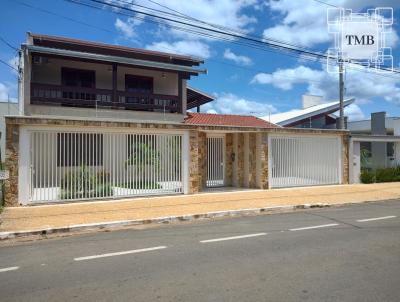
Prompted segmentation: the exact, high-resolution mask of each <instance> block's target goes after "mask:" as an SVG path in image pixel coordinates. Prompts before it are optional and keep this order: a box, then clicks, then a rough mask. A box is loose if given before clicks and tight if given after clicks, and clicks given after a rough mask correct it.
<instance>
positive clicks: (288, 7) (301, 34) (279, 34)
mask: <svg viewBox="0 0 400 302" xmlns="http://www.w3.org/2000/svg"><path fill="white" fill-rule="evenodd" d="M380 2H381V3H379V5H378V6H380V7H384V6H389V7H396V6H397V7H399V6H400V5H399V1H395V0H386V1H380ZM383 3H385V4H383ZM333 4H335V5H337V6H339V7H345V8H351V9H353V10H354V11H355V12H358V11H360V10H361V9H365V8H366V7H367V6H369V7H370V6H372V7H376V6H377V4H376V1H372V0H369V1H368V0H367V1H365V0H351V1H350V0H337V1H335V2H334V3H333ZM267 5H268V7H269V8H270V10H271V12H272V14H275V15H276V14H280V16H281V17H280V22H279V23H278V24H276V25H274V26H272V27H269V28H266V29H265V30H264V32H263V36H264V38H270V39H274V40H278V41H285V42H288V43H292V44H296V45H300V46H305V47H308V48H311V47H313V46H315V45H316V44H320V43H326V42H331V41H332V36H331V35H330V34H329V33H328V29H327V23H326V15H327V9H328V8H329V6H327V5H324V4H323V3H318V2H315V1H293V0H269V2H268V4H267ZM397 41H398V36H397V33H396V32H395V31H394V30H393V31H392V33H391V34H390V35H389V36H388V39H387V44H388V46H391V47H393V46H394V45H395V44H397Z"/></svg>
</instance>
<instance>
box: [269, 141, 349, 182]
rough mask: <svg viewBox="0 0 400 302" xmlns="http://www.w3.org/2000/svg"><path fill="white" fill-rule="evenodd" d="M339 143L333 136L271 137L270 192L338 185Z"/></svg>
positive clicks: (339, 170) (339, 171)
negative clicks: (273, 190)
mask: <svg viewBox="0 0 400 302" xmlns="http://www.w3.org/2000/svg"><path fill="white" fill-rule="evenodd" d="M340 144H341V141H340V139H338V137H336V136H318V137H315V136H289V135H281V136H273V135H271V137H270V139H269V150H270V151H271V152H269V162H270V165H271V167H270V168H271V172H270V174H269V175H270V178H271V179H270V186H271V187H272V188H280V187H295V186H311V185H324V184H338V183H340V181H341V180H340V175H341V171H342V167H341V152H340V150H341V146H340Z"/></svg>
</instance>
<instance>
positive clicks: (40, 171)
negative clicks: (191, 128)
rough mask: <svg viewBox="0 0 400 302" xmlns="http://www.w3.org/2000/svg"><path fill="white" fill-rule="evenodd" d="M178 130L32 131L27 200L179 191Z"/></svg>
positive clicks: (79, 198)
mask: <svg viewBox="0 0 400 302" xmlns="http://www.w3.org/2000/svg"><path fill="white" fill-rule="evenodd" d="M181 155H182V135H181V134H141V133H115V132H105V133H100V132H78V131H76V132H73V131H31V132H30V168H31V172H30V185H29V197H30V201H31V202H41V201H69V200H82V199H99V198H114V197H128V196H137V195H159V194H170V193H182V192H183V188H182V156H181Z"/></svg>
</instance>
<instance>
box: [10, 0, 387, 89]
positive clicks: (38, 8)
mask: <svg viewBox="0 0 400 302" xmlns="http://www.w3.org/2000/svg"><path fill="white" fill-rule="evenodd" d="M120 1H122V0H120ZM148 1H150V2H154V3H157V2H155V1H151V0H148ZM15 2H17V3H19V4H21V5H24V6H26V7H29V8H32V9H35V10H38V11H41V12H43V13H46V14H51V15H54V16H57V17H61V18H63V19H66V20H68V21H71V22H75V23H78V24H81V25H85V26H89V27H92V28H94V29H98V30H101V31H106V32H109V33H113V32H112V31H111V30H108V29H105V28H102V27H98V26H95V25H93V24H90V23H86V22H82V21H80V20H77V19H74V18H71V17H66V16H64V15H61V14H58V13H55V12H52V11H49V10H45V9H42V8H40V7H37V6H33V5H30V4H26V3H24V2H21V1H18V0H15ZM85 6H86V5H85ZM88 6H89V7H91V8H96V9H100V10H102V9H101V8H99V7H96V6H90V5H88ZM163 7H165V8H168V7H167V6H163ZM171 10H173V9H171ZM173 11H175V10H173ZM175 12H177V13H180V12H178V11H175ZM123 15H125V16H128V17H136V16H132V15H129V14H124V13H123ZM189 17H190V16H189ZM140 19H141V20H143V19H144V18H143V17H141V18H140ZM193 19H194V18H193ZM195 20H197V19H195ZM152 22H153V23H157V24H160V23H159V22H155V21H154V20H152ZM138 40H140V39H138ZM225 40H226V39H225ZM140 41H141V42H143V41H142V40H140ZM239 45H245V46H250V45H252V44H249V45H247V44H239ZM10 47H12V48H13V49H14V48H15V47H13V46H12V45H10ZM162 48H164V49H167V50H169V51H174V50H173V49H172V48H168V47H164V46H163V47H162ZM253 48H256V49H259V50H264V51H270V50H268V49H265V48H260V47H253ZM15 49H16V48H15ZM273 52H276V51H273ZM285 55H290V56H292V57H295V58H298V57H297V56H294V55H291V54H289V53H285ZM208 60H209V61H214V62H216V63H219V64H224V65H227V66H231V67H234V68H238V69H245V70H251V71H256V72H259V73H265V74H268V75H273V74H272V73H267V72H265V71H263V70H260V69H255V68H251V67H246V66H239V65H236V64H230V63H228V62H224V61H220V60H216V59H212V58H210V59H208ZM313 60H314V59H313ZM7 65H8V64H7ZM9 67H12V66H10V65H9ZM350 69H352V68H350ZM353 69H354V70H357V71H361V72H368V71H367V70H360V69H356V68H353ZM368 73H369V74H370V75H373V74H375V73H372V72H368ZM377 75H380V76H387V77H390V76H388V75H384V74H377ZM274 76H275V77H278V78H287V79H297V78H294V77H290V76H279V75H276V74H275V75H274ZM390 78H394V77H390ZM309 81H310V82H315V83H323V82H322V81H317V80H309Z"/></svg>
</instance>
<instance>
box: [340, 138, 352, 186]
mask: <svg viewBox="0 0 400 302" xmlns="http://www.w3.org/2000/svg"><path fill="white" fill-rule="evenodd" d="M349 165H350V160H349V136H348V135H347V134H346V135H343V136H342V167H343V169H342V171H343V174H342V184H348V183H349Z"/></svg>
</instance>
